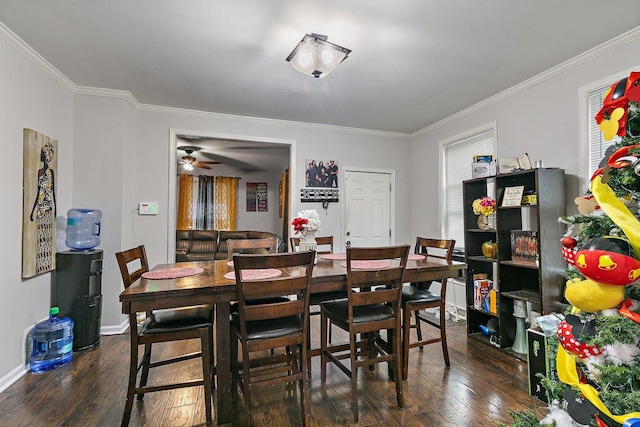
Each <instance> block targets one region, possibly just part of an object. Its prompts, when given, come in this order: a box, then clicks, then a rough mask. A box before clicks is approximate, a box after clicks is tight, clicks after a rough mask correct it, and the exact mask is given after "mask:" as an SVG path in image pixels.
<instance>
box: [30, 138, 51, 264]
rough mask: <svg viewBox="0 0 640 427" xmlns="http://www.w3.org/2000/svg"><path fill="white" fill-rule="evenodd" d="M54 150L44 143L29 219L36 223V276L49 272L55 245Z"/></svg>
mask: <svg viewBox="0 0 640 427" xmlns="http://www.w3.org/2000/svg"><path fill="white" fill-rule="evenodd" d="M54 156H55V148H54V147H53V145H52V144H50V143H45V144H44V145H43V146H42V149H41V151H40V161H41V162H42V167H41V168H40V169H38V190H37V194H36V198H35V200H34V202H33V208H32V209H31V214H30V215H29V219H30V220H31V221H32V222H33V221H35V223H36V233H37V236H36V274H40V273H44V272H46V271H49V270H51V268H52V265H53V254H54V252H55V251H54V244H55V238H56V236H55V221H56V189H55V185H56V180H55V172H54V171H53V169H51V168H50V167H49V165H50V164H51V162H52V161H53V158H54Z"/></svg>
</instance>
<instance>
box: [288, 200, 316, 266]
mask: <svg viewBox="0 0 640 427" xmlns="http://www.w3.org/2000/svg"><path fill="white" fill-rule="evenodd" d="M291 225H293V229H294V230H295V231H296V233H295V234H298V233H300V244H299V245H298V247H299V248H300V250H301V251H310V250H314V251H315V250H316V249H318V244H317V243H316V231H318V230H319V229H320V216H319V215H318V211H317V210H315V209H307V210H304V211H302V212H298V216H297V217H295V218H294V219H293V222H292V223H291ZM314 262H315V261H314Z"/></svg>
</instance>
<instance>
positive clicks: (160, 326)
mask: <svg viewBox="0 0 640 427" xmlns="http://www.w3.org/2000/svg"><path fill="white" fill-rule="evenodd" d="M212 324H213V308H212V306H210V305H196V306H192V307H183V308H172V309H166V310H156V311H154V312H153V314H152V315H151V316H149V317H148V318H147V319H146V320H145V321H144V322H143V323H142V326H140V329H139V332H138V333H140V334H159V333H165V332H176V331H186V330H190V329H199V328H202V327H206V326H211V325H212Z"/></svg>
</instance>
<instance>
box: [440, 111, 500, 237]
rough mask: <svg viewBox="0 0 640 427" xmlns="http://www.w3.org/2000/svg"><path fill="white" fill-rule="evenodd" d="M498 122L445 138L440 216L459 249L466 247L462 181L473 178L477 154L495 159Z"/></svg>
mask: <svg viewBox="0 0 640 427" xmlns="http://www.w3.org/2000/svg"><path fill="white" fill-rule="evenodd" d="M495 128H496V124H495V123H492V124H490V125H487V126H484V127H482V128H480V129H476V130H474V131H471V132H469V133H466V134H464V135H459V136H456V137H453V138H452V139H450V140H447V141H443V142H442V143H441V144H440V146H441V151H442V156H441V159H442V168H441V171H442V177H441V179H442V185H441V186H440V189H441V196H440V200H441V204H440V206H442V210H441V214H440V215H441V218H440V224H442V233H443V236H444V238H446V239H455V241H456V248H464V215H463V207H464V206H463V198H462V181H464V180H466V179H470V178H472V176H471V163H472V162H473V156H474V155H477V154H491V155H493V156H494V159H495V145H496V144H495V139H496V138H495V135H496V129H495Z"/></svg>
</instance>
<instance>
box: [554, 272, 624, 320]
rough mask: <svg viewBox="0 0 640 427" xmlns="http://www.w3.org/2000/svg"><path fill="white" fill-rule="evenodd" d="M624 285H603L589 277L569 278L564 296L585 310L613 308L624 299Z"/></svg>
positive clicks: (575, 305) (588, 311) (594, 310)
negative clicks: (582, 278)
mask: <svg viewBox="0 0 640 427" xmlns="http://www.w3.org/2000/svg"><path fill="white" fill-rule="evenodd" d="M624 292H625V287H624V286H615V285H604V284H602V283H598V282H595V281H593V280H591V279H584V280H581V279H577V278H576V279H571V280H568V281H567V289H566V290H565V293H564V295H565V297H566V299H567V301H569V303H571V305H573V306H574V307H576V308H578V309H580V310H582V311H584V312H587V313H595V312H597V311H602V310H606V309H608V308H615V307H617V306H618V305H620V303H622V301H624Z"/></svg>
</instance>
